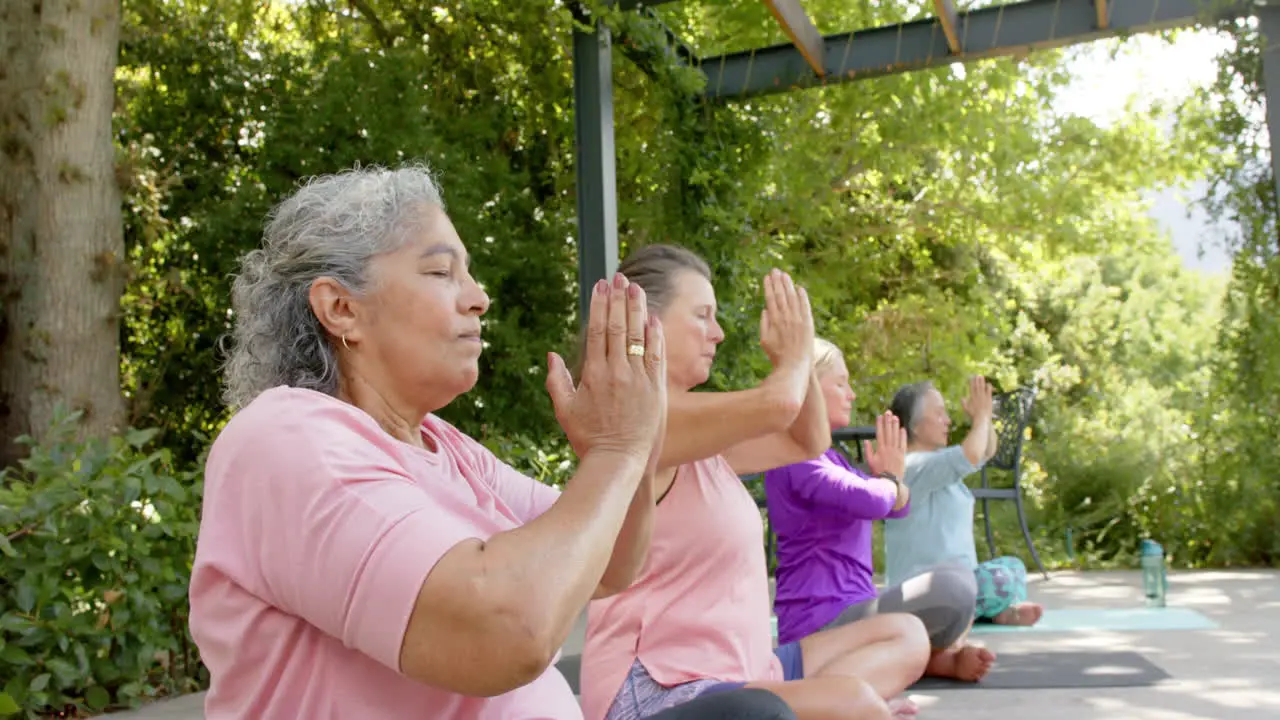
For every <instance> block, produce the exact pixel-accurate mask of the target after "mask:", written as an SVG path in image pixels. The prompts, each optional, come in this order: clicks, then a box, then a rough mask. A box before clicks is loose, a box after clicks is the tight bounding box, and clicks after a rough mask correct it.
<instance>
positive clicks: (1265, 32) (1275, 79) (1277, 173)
mask: <svg viewBox="0 0 1280 720" xmlns="http://www.w3.org/2000/svg"><path fill="white" fill-rule="evenodd" d="M1257 15H1258V29H1259V30H1261V31H1262V92H1263V95H1264V96H1265V97H1266V101H1267V130H1268V132H1269V137H1270V139H1271V175H1272V182H1274V183H1275V193H1276V201H1277V207H1280V5H1272V4H1268V5H1264V6H1262V7H1259V8H1258V10H1257Z"/></svg>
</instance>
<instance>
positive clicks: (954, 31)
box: [933, 0, 1106, 55]
mask: <svg viewBox="0 0 1280 720" xmlns="http://www.w3.org/2000/svg"><path fill="white" fill-rule="evenodd" d="M1098 2H1106V0H1098ZM933 11H934V14H936V15H937V16H938V22H939V23H941V24H942V33H943V34H944V35H946V36H947V47H948V48H950V49H951V52H952V53H953V54H955V55H961V54H963V53H964V44H963V43H962V42H961V41H960V13H958V12H956V4H955V2H953V0H933Z"/></svg>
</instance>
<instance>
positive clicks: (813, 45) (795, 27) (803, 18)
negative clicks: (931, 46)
mask: <svg viewBox="0 0 1280 720" xmlns="http://www.w3.org/2000/svg"><path fill="white" fill-rule="evenodd" d="M939 2H946V0H939ZM764 4H765V5H767V6H768V7H769V12H771V13H773V17H774V18H776V19H777V21H778V24H779V25H781V26H782V31H783V32H785V33H786V34H787V37H789V38H791V44H792V45H793V46H795V49H796V50H797V51H798V52H799V53H800V55H801V56H802V57H804V60H805V62H806V63H808V64H809V68H810V69H811V70H813V72H814V74H816V75H817V76H818V77H822V76H823V75H826V72H827V71H826V69H825V67H824V64H825V61H824V58H823V43H822V35H821V34H820V33H819V32H818V28H816V27H814V25H813V21H812V20H810V19H809V14H808V13H806V12H805V11H804V8H803V7H801V6H800V0H764Z"/></svg>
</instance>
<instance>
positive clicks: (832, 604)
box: [765, 339, 995, 681]
mask: <svg viewBox="0 0 1280 720" xmlns="http://www.w3.org/2000/svg"><path fill="white" fill-rule="evenodd" d="M813 357H814V371H815V372H816V374H817V376H818V381H819V384H820V385H821V387H822V390H823V395H824V398H825V400H826V405H827V412H828V413H829V416H830V417H829V420H830V422H831V427H832V429H836V428H841V427H845V426H846V425H848V424H849V417H850V413H851V412H852V410H853V400H854V397H855V396H854V394H853V390H852V388H850V386H849V371H848V369H847V368H846V367H845V362H844V357H843V355H842V354H841V352H840V350H839V348H837V347H836V346H835V345H833V344H832V343H830V342H828V341H826V340H822V339H818V340H817V341H816V342H815V347H814V353H813ZM906 445H907V437H906V432H905V430H903V429H902V428H901V427H900V425H899V422H898V418H897V417H896V416H894V415H893V414H892V413H885V414H884V415H881V416H880V417H878V418H876V443H875V446H874V447H873V446H872V444H871V443H870V442H868V443H866V445H865V452H864V455H865V457H866V459H867V465H868V467H869V470H870V472H863V471H861V470H859V469H857V468H855V467H853V466H852V465H850V464H849V461H848V460H846V459H845V457H844V456H843V455H842V454H840V451H838V450H836V449H835V448H834V447H833V448H831V449H829V450H827V451H826V452H825V453H823V454H822V455H821V456H819V457H817V458H815V459H813V460H808V461H806V462H802V463H796V464H794V465H787V466H785V467H781V468H777V469H775V470H770V471H768V472H767V473H765V497H766V500H767V502H768V509H769V524H770V526H771V527H772V528H773V531H774V533H775V534H776V535H777V538H778V569H777V581H778V588H777V595H776V598H775V600H774V612H775V614H776V615H777V616H778V641H779V642H781V643H787V642H791V641H792V640H795V639H797V638H801V637H804V636H806V635H809V634H811V633H813V632H815V631H817V630H822V629H825V628H830V627H836V626H839V625H844V624H846V623H850V622H854V621H857V620H861V619H863V618H866V617H869V616H871V615H875V614H877V613H882V612H908V613H912V614H914V615H916V616H917V617H919V618H920V620H921V621H923V622H924V624H925V628H926V629H927V630H928V631H929V638H930V641H931V644H932V646H933V648H934V654H933V657H932V659H931V660H930V663H929V667H928V668H927V669H926V671H925V674H926V675H934V676H939V677H952V678H960V679H964V680H974V681H976V680H979V679H981V678H982V677H983V676H984V675H986V673H987V671H988V670H990V668H991V664H992V662H994V660H995V655H994V654H993V653H991V652H990V651H989V650H986V649H983V648H977V647H973V646H968V645H965V644H964V643H963V640H964V638H965V636H966V635H967V634H968V630H969V627H970V625H971V624H972V622H973V613H974V600H975V597H976V595H977V587H976V585H975V583H974V579H973V573H972V572H970V571H969V570H967V569H966V568H963V567H959V566H954V567H953V566H950V565H943V566H939V567H937V568H934V569H933V570H931V571H929V572H926V573H923V574H921V575H918V576H916V577H912V578H909V579H907V580H906V581H905V582H903V583H902V584H900V585H896V586H893V587H890V588H887V589H885V591H884V592H883V593H880V592H878V591H877V589H876V585H875V582H874V580H873V575H874V573H875V568H874V566H873V561H872V554H871V533H872V523H873V522H874V521H876V520H883V519H886V518H899V517H903V516H905V515H907V513H908V512H910V509H911V506H910V493H909V491H908V490H907V487H906V486H905V485H903V484H902V476H903V471H904V463H905V460H904V458H905V454H906Z"/></svg>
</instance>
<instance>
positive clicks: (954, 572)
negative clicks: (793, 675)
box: [823, 565, 978, 650]
mask: <svg viewBox="0 0 1280 720" xmlns="http://www.w3.org/2000/svg"><path fill="white" fill-rule="evenodd" d="M977 597H978V583H977V581H976V580H975V579H974V577H973V571H972V570H970V569H968V568H966V567H964V566H962V565H938V566H937V567H934V568H933V569H932V570H929V571H926V572H923V573H921V574H919V575H916V576H915V577H912V578H908V579H907V580H904V581H903V582H902V584H900V585H894V586H893V587H890V588H885V590H884V592H882V593H880V597H877V598H872V599H871V600H864V601H863V602H860V603H858V604H857V605H850V606H849V607H847V608H845V609H844V611H843V612H841V613H840V614H839V615H838V616H836V619H835V620H832V621H831V622H830V623H828V624H827V626H826V627H824V628H823V630H830V629H831V628H834V627H840V626H841V625H847V624H849V623H851V622H857V621H858V620H861V619H863V618H866V617H871V616H872V615H877V614H879V613H911V614H912V615H915V616H916V617H918V618H920V621H921V622H923V623H924V628H925V630H927V631H928V632H929V644H930V645H932V646H933V649H934V650H945V649H946V648H949V647H951V646H952V645H955V644H956V641H957V640H959V639H960V638H962V637H964V634H965V632H967V631H968V630H969V626H970V625H972V624H973V613H974V609H975V605H974V603H975V602H976V600H977Z"/></svg>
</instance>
